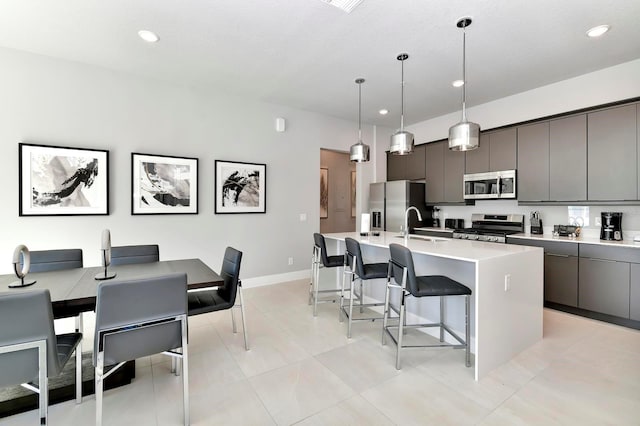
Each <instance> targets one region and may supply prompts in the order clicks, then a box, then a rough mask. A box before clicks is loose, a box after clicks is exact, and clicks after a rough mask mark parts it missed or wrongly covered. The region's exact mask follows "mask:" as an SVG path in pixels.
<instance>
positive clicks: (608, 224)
mask: <svg viewBox="0 0 640 426" xmlns="http://www.w3.org/2000/svg"><path fill="white" fill-rule="evenodd" d="M601 218H602V223H601V228H600V239H601V240H615V241H620V240H622V213H621V212H602V213H601Z"/></svg>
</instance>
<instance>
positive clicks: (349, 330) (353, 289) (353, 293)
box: [347, 275, 356, 339]
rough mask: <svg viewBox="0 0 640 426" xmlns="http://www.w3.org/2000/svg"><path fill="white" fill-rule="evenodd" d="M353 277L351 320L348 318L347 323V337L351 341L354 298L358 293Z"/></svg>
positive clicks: (350, 301) (350, 307)
mask: <svg viewBox="0 0 640 426" xmlns="http://www.w3.org/2000/svg"><path fill="white" fill-rule="evenodd" d="M351 277H352V278H351V292H350V294H351V296H350V297H349V318H348V321H347V323H348V325H347V337H348V338H349V339H351V323H352V321H351V319H352V318H353V298H354V295H355V293H356V286H355V283H354V279H353V275H352V276H351Z"/></svg>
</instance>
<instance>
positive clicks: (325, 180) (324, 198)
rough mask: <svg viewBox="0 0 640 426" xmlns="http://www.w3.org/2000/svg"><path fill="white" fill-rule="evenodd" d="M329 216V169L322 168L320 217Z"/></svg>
mask: <svg viewBox="0 0 640 426" xmlns="http://www.w3.org/2000/svg"><path fill="white" fill-rule="evenodd" d="M328 217H329V169H325V168H321V169H320V219H326V218H328Z"/></svg>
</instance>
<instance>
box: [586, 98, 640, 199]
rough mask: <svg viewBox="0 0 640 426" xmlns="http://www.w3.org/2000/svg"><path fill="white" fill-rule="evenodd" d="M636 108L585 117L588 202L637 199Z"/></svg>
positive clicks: (611, 110) (628, 107) (624, 108)
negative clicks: (586, 128)
mask: <svg viewBox="0 0 640 426" xmlns="http://www.w3.org/2000/svg"><path fill="white" fill-rule="evenodd" d="M636 119H637V111H636V105H635V104H632V105H627V106H622V107H617V108H611V109H606V110H603V111H597V112H593V113H589V114H588V133H587V134H588V144H587V147H588V157H587V158H588V167H587V171H588V173H587V189H588V194H587V195H588V199H589V200H590V201H601V200H603V201H622V200H637V199H638V176H637V171H638V158H637V135H636V133H637V131H638V128H637V123H636Z"/></svg>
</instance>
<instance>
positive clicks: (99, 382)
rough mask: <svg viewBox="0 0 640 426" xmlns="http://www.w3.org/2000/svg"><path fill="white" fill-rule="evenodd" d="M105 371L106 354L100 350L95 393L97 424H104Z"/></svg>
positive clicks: (97, 425) (98, 425) (99, 425)
mask: <svg viewBox="0 0 640 426" xmlns="http://www.w3.org/2000/svg"><path fill="white" fill-rule="evenodd" d="M103 373H104V354H103V353H102V352H98V357H97V361H96V370H95V376H96V377H95V393H96V426H102V385H103V382H102V376H103Z"/></svg>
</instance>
